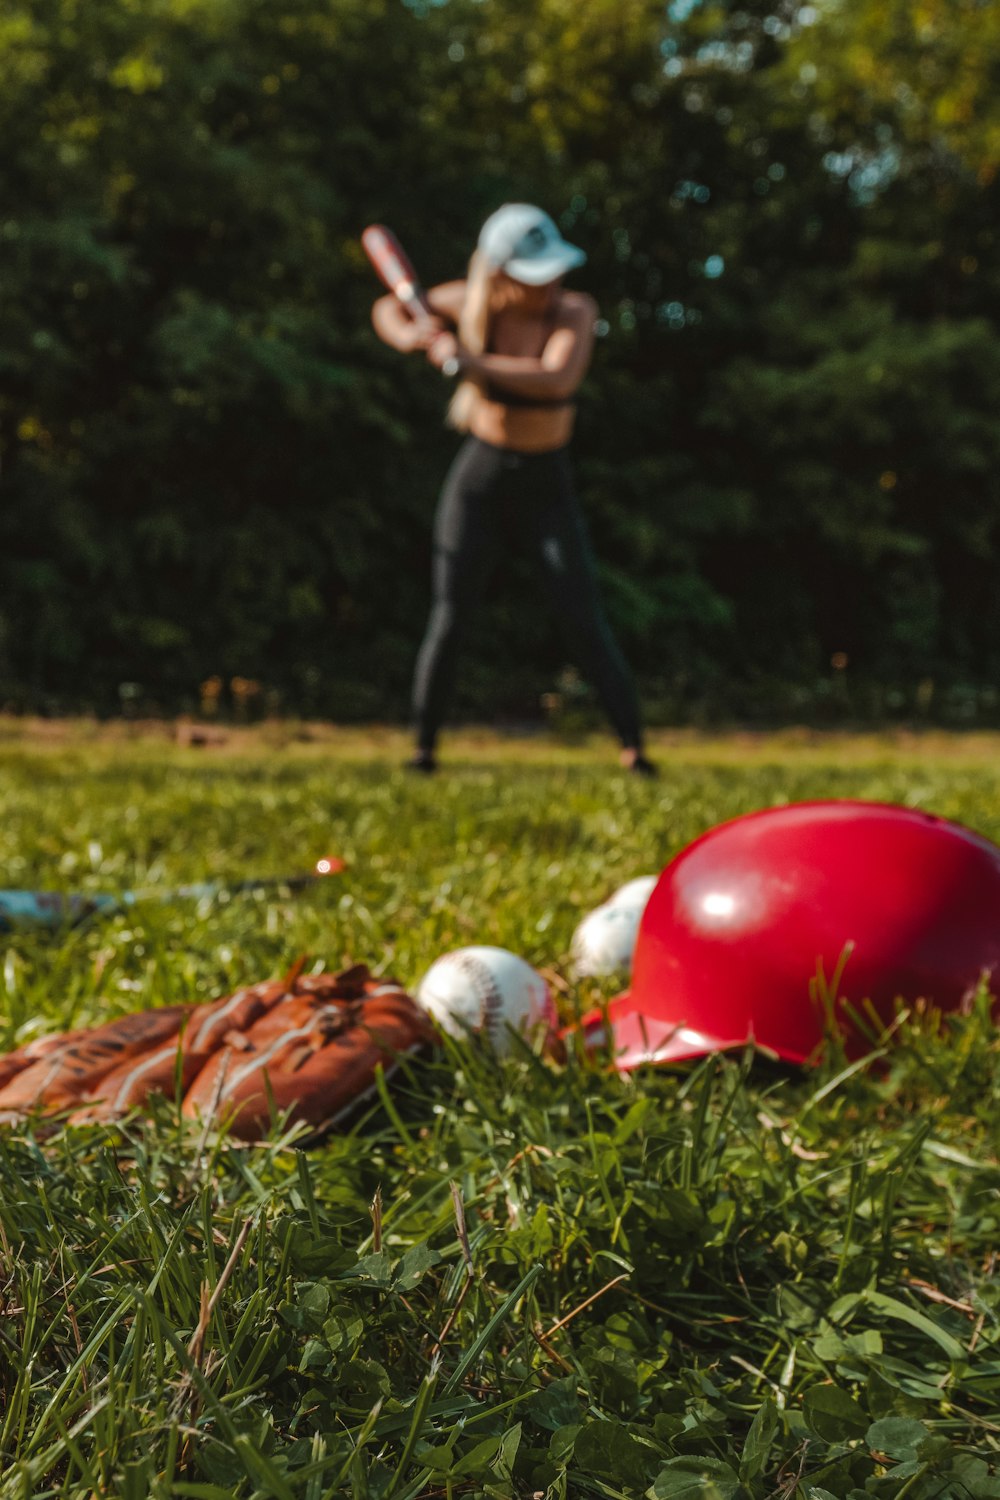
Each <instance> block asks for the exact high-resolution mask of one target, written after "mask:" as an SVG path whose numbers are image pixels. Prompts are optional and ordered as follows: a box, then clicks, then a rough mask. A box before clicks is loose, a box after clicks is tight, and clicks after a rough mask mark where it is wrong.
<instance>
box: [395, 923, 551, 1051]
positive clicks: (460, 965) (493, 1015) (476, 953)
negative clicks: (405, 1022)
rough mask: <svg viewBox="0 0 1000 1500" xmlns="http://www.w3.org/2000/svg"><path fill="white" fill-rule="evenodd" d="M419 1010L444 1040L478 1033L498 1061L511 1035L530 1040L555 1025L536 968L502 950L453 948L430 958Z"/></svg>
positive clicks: (419, 993) (418, 994)
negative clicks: (534, 1035)
mask: <svg viewBox="0 0 1000 1500" xmlns="http://www.w3.org/2000/svg"><path fill="white" fill-rule="evenodd" d="M415 999H416V1002H417V1004H418V1005H419V1006H421V1007H422V1009H424V1010H425V1011H427V1013H428V1015H430V1016H431V1017H432V1019H433V1020H435V1021H436V1022H437V1024H438V1025H439V1026H440V1027H441V1029H442V1031H447V1032H448V1034H449V1035H450V1036H454V1037H459V1038H466V1037H468V1035H469V1033H470V1032H474V1033H477V1034H481V1035H483V1036H485V1037H486V1039H487V1041H489V1043H490V1045H491V1046H492V1048H493V1050H494V1051H495V1052H496V1053H497V1055H498V1056H501V1057H502V1056H503V1055H504V1054H505V1053H506V1052H509V1051H510V1047H511V1032H512V1031H516V1032H521V1033H522V1034H525V1035H530V1034H531V1033H532V1032H535V1031H538V1030H540V1029H544V1030H545V1031H551V1030H553V1029H554V1027H555V1026H556V1024H557V1018H556V1010H555V1006H554V1005H553V1003H552V996H551V995H550V994H549V987H548V985H547V984H546V983H545V980H544V979H543V978H542V976H541V974H539V973H538V971H537V969H533V968H532V967H531V965H530V964H529V963H526V962H525V961H524V959H523V958H518V956H517V954H516V953H509V952H508V951H507V949H506V948H488V947H476V948H456V949H455V951H454V952H453V953H445V954H444V955H443V956H442V957H441V958H439V959H436V960H435V962H434V963H433V964H431V966H430V968H429V969H428V970H427V973H426V974H425V975H424V977H423V979H422V980H421V981H420V983H419V985H418V986H417V991H416V995H415Z"/></svg>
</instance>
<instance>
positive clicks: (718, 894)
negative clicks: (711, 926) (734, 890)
mask: <svg viewBox="0 0 1000 1500" xmlns="http://www.w3.org/2000/svg"><path fill="white" fill-rule="evenodd" d="M701 909H702V911H703V912H704V913H705V915H706V917H731V916H732V914H733V912H734V911H735V910H736V901H735V898H734V897H732V896H727V895H725V894H724V893H723V892H722V891H712V892H711V893H710V894H709V895H707V896H706V897H705V899H704V901H703V902H702V903H701Z"/></svg>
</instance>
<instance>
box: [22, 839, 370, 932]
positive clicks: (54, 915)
mask: <svg viewBox="0 0 1000 1500" xmlns="http://www.w3.org/2000/svg"><path fill="white" fill-rule="evenodd" d="M344 868H345V865H344V861H343V860H342V859H338V858H337V857H336V856H335V855H329V856H328V857H327V858H325V859H320V860H317V862H316V864H315V865H314V866H313V868H312V869H311V870H308V871H303V872H300V873H298V874H296V875H275V876H267V877H265V878H263V879H258V880H236V881H228V880H199V881H195V882H194V883H193V884H191V885H179V886H175V887H174V889H173V890H168V891H158V890H139V891H119V892H117V893H116V894H114V895H112V894H111V893H110V892H101V891H97V892H95V893H93V894H87V895H85V894H82V893H79V892H66V893H64V892H62V891H19V890H6V891H5V890H0V933H4V932H14V931H16V930H18V929H24V928H45V929H47V930H49V931H55V930H57V929H58V928H60V927H77V926H79V924H80V923H81V922H85V921H86V920H87V919H88V917H93V916H98V915H108V916H109V915H111V914H113V913H114V912H118V911H123V910H125V909H126V908H128V907H130V906H135V905H137V904H138V903H140V902H143V901H158V902H161V903H167V902H170V901H203V900H205V899H206V898H211V897H213V896H221V895H227V896H230V895H238V894H239V893H240V892H241V891H266V890H275V889H287V890H292V891H299V890H302V889H303V888H304V887H305V886H307V885H312V883H313V882H314V881H316V880H322V879H323V878H324V877H325V876H327V875H338V874H339V873H340V872H341V870H343V869H344Z"/></svg>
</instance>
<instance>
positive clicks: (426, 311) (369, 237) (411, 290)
mask: <svg viewBox="0 0 1000 1500" xmlns="http://www.w3.org/2000/svg"><path fill="white" fill-rule="evenodd" d="M361 244H362V246H363V247H364V251H365V254H366V255H367V256H368V259H369V260H370V261H371V263H372V267H373V269H374V271H375V274H376V276H377V277H378V278H379V280H380V281H381V283H382V285H383V286H384V287H386V288H387V289H388V290H389V291H390V292H392V294H393V296H394V297H395V298H396V299H397V301H399V302H401V303H402V305H403V307H405V308H406V311H407V312H408V313H409V314H410V317H411V318H433V317H434V316H435V314H434V309H433V308H432V307H431V305H430V303H429V302H428V300H427V294H426V292H425V291H424V289H423V287H422V286H421V285H420V281H419V280H418V278H417V273H416V271H415V270H414V269H413V265H412V263H411V261H410V257H409V256H408V255H407V253H406V251H405V250H404V249H403V247H402V245H401V244H400V243H399V241H398V240H397V238H396V236H395V235H394V234H393V232H392V230H391V229H387V228H386V227H385V225H384V224H369V225H368V228H367V229H365V230H364V231H363V233H362V235H361Z"/></svg>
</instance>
